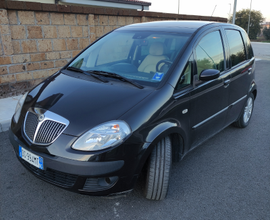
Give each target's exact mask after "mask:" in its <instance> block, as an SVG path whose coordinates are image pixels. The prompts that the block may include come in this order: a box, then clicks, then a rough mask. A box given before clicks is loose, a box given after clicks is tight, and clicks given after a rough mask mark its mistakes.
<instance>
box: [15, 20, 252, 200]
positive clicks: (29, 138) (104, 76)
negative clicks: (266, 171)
mask: <svg viewBox="0 0 270 220" xmlns="http://www.w3.org/2000/svg"><path fill="white" fill-rule="evenodd" d="M254 73H255V58H254V55H253V51H252V48H251V45H250V41H249V39H248V36H247V34H246V32H245V31H244V30H243V29H241V28H240V27H238V26H235V25H231V24H225V23H214V22H197V21H192V22H190V21H164V22H150V23H141V24H133V25H128V26H125V27H121V28H119V29H116V30H114V31H112V32H110V33H108V34H106V35H104V36H103V37H102V38H100V39H98V40H97V41H95V42H94V43H93V44H91V45H90V46H89V47H87V48H86V49H85V50H84V51H82V52H81V53H80V54H79V55H78V56H77V57H75V58H74V59H73V60H71V62H70V63H69V64H67V65H66V66H65V67H63V68H62V69H61V70H60V71H59V72H56V73H55V74H54V75H52V76H50V77H49V78H47V79H46V80H45V81H43V82H42V83H40V84H39V85H37V86H36V87H35V88H34V89H32V90H31V91H30V92H29V93H28V94H25V95H24V96H23V97H22V98H21V99H20V101H19V102H18V105H17V108H16V112H15V114H14V116H13V118H12V122H11V128H10V141H11V143H12V145H13V147H14V150H15V152H16V155H17V157H18V159H19V161H20V162H21V163H22V164H23V165H24V166H25V167H26V168H27V169H28V170H29V171H30V172H31V173H33V174H34V175H35V176H37V177H39V178H41V179H43V180H45V181H47V182H49V183H52V184H54V185H56V186H59V187H62V188H65V189H68V190H70V191H74V192H78V193H83V194H89V195H94V196H96V195H102V196H105V195H117V194H120V193H126V192H129V191H131V190H132V189H133V187H134V185H135V183H136V180H137V179H138V176H139V175H140V174H141V173H144V172H142V170H145V178H146V186H145V196H146V198H147V199H152V200H162V199H164V198H165V196H166V193H167V189H168V185H169V176H170V168H171V163H172V161H178V160H180V159H182V158H183V157H184V156H185V155H186V154H187V153H188V152H189V151H190V150H192V149H193V148H195V147H196V146H198V145H199V144H201V143H202V142H203V141H205V140H206V139H208V138H209V137H211V136H213V135H215V134H216V133H218V132H219V131H221V130H222V129H223V128H225V127H226V126H228V125H230V124H234V125H236V126H237V127H240V128H244V127H246V126H247V125H248V124H249V122H250V118H251V115H252V111H253V106H254V100H255V98H256V96H257V88H256V83H255V80H254Z"/></svg>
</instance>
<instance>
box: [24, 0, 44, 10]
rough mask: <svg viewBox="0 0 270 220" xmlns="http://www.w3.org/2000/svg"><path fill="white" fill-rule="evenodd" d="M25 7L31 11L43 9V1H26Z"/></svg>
mask: <svg viewBox="0 0 270 220" xmlns="http://www.w3.org/2000/svg"><path fill="white" fill-rule="evenodd" d="M24 6H25V9H26V10H29V11H41V10H42V7H41V3H38V2H25V3H24Z"/></svg>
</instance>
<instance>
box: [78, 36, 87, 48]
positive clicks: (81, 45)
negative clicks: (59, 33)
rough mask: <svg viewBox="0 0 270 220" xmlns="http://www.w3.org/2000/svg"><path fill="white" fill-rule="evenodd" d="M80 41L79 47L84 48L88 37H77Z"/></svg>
mask: <svg viewBox="0 0 270 220" xmlns="http://www.w3.org/2000/svg"><path fill="white" fill-rule="evenodd" d="M79 43H80V49H84V48H86V47H87V46H88V45H89V39H88V38H81V39H79Z"/></svg>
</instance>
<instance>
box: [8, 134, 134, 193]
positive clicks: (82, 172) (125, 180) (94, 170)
mask: <svg viewBox="0 0 270 220" xmlns="http://www.w3.org/2000/svg"><path fill="white" fill-rule="evenodd" d="M9 137H10V142H11V144H12V145H13V149H14V151H15V153H16V156H17V158H18V160H19V161H20V162H21V163H22V164H23V166H24V167H26V168H27V169H28V170H29V171H30V172H31V173H32V174H34V175H35V176H36V177H38V178H40V179H42V180H44V181H47V182H49V183H51V184H54V185H56V186H59V187H61V188H64V189H67V190H70V191H73V192H77V193H83V194H89V195H94V196H107V195H113V194H119V193H121V192H126V191H130V190H132V189H133V187H134V184H135V183H136V180H137V176H138V175H133V174H132V175H124V173H125V172H123V169H125V162H124V160H116V161H103V162H96V161H95V162H89V161H77V160H72V159H67V158H63V157H59V156H52V155H49V154H46V153H42V152H37V151H33V150H32V149H30V148H29V147H27V146H26V144H24V143H23V142H22V141H20V140H19V139H18V138H17V136H16V135H14V134H13V132H12V131H11V130H10V132H9ZM19 146H21V147H23V148H25V149H26V150H28V151H30V152H31V153H33V154H35V155H37V156H40V157H42V158H43V164H44V169H43V170H41V169H39V168H36V167H35V166H33V165H31V164H29V163H28V162H27V161H25V160H23V159H22V158H21V157H20V156H19Z"/></svg>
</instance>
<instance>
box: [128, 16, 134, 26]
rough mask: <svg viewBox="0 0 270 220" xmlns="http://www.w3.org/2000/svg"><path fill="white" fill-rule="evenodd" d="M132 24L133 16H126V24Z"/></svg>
mask: <svg viewBox="0 0 270 220" xmlns="http://www.w3.org/2000/svg"><path fill="white" fill-rule="evenodd" d="M127 24H133V17H126V25H127Z"/></svg>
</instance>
